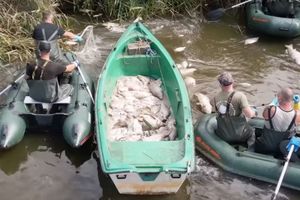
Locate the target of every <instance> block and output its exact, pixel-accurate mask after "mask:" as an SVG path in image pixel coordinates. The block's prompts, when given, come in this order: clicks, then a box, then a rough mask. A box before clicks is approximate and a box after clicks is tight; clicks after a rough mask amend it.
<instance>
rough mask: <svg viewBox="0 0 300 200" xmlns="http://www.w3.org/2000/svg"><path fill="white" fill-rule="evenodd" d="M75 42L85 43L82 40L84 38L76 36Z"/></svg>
mask: <svg viewBox="0 0 300 200" xmlns="http://www.w3.org/2000/svg"><path fill="white" fill-rule="evenodd" d="M73 40H74V41H75V42H82V41H83V39H82V37H81V36H80V35H76V36H75V37H74V39H73Z"/></svg>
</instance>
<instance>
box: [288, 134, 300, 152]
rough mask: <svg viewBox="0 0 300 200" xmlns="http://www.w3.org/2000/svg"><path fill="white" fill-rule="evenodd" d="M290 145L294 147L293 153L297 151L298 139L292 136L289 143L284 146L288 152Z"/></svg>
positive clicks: (299, 139)
mask: <svg viewBox="0 0 300 200" xmlns="http://www.w3.org/2000/svg"><path fill="white" fill-rule="evenodd" d="M292 145H294V152H296V151H298V149H299V147H300V138H299V137H295V136H293V137H292V138H291V139H290V142H289V143H288V145H287V146H286V148H287V150H288V151H290V148H291V146H292Z"/></svg>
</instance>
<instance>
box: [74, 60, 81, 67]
mask: <svg viewBox="0 0 300 200" xmlns="http://www.w3.org/2000/svg"><path fill="white" fill-rule="evenodd" d="M72 64H74V65H75V67H79V65H80V63H79V61H78V60H74V61H73V62H72Z"/></svg>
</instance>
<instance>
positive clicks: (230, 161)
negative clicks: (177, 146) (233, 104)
mask: <svg viewBox="0 0 300 200" xmlns="http://www.w3.org/2000/svg"><path fill="white" fill-rule="evenodd" d="M249 124H250V125H251V126H252V127H255V129H256V133H259V132H260V131H261V130H262V129H263V126H264V120H263V119H262V118H254V119H250V120H249ZM216 127H217V120H216V115H215V114H207V115H204V116H203V117H202V118H200V120H199V121H198V122H197V124H196V126H195V140H196V149H197V150H198V151H200V153H201V154H202V155H204V156H205V157H207V158H208V159H209V160H211V161H212V162H214V163H215V164H217V165H218V166H220V167H221V168H223V169H224V170H226V171H229V172H232V173H234V174H238V175H242V176H246V177H250V178H254V179H257V180H262V181H266V182H270V183H274V184H276V183H277V182H278V180H279V176H280V174H281V171H282V169H283V162H284V160H280V159H276V158H274V157H273V156H271V155H265V154H260V153H255V152H253V151H248V150H247V149H246V148H245V147H242V146H240V145H230V144H228V143H227V142H225V141H223V140H222V139H220V138H219V137H218V136H217V135H216V134H215V130H216ZM299 175H300V165H299V164H296V163H293V162H290V164H289V166H288V169H287V171H286V174H285V177H284V180H283V183H282V184H283V185H284V186H285V187H289V188H292V189H296V190H300V179H299ZM274 187H275V186H274Z"/></svg>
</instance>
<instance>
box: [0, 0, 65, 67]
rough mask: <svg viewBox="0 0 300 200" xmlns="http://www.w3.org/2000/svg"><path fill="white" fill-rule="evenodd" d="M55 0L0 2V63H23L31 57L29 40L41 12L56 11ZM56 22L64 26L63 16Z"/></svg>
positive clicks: (0, 0) (31, 42) (31, 49)
mask: <svg viewBox="0 0 300 200" xmlns="http://www.w3.org/2000/svg"><path fill="white" fill-rule="evenodd" d="M58 6H59V4H58V3H57V0H27V1H24V0H11V1H7V0H0V62H2V63H8V62H25V61H27V60H28V59H31V58H32V56H33V50H34V43H33V39H32V38H31V34H32V31H33V29H34V26H35V25H36V24H38V23H39V22H40V19H41V14H42V11H44V10H53V11H54V10H57V8H58ZM57 22H58V23H59V24H61V25H64V24H65V23H67V22H68V21H67V20H66V16H65V15H59V17H58V20H57Z"/></svg>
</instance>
